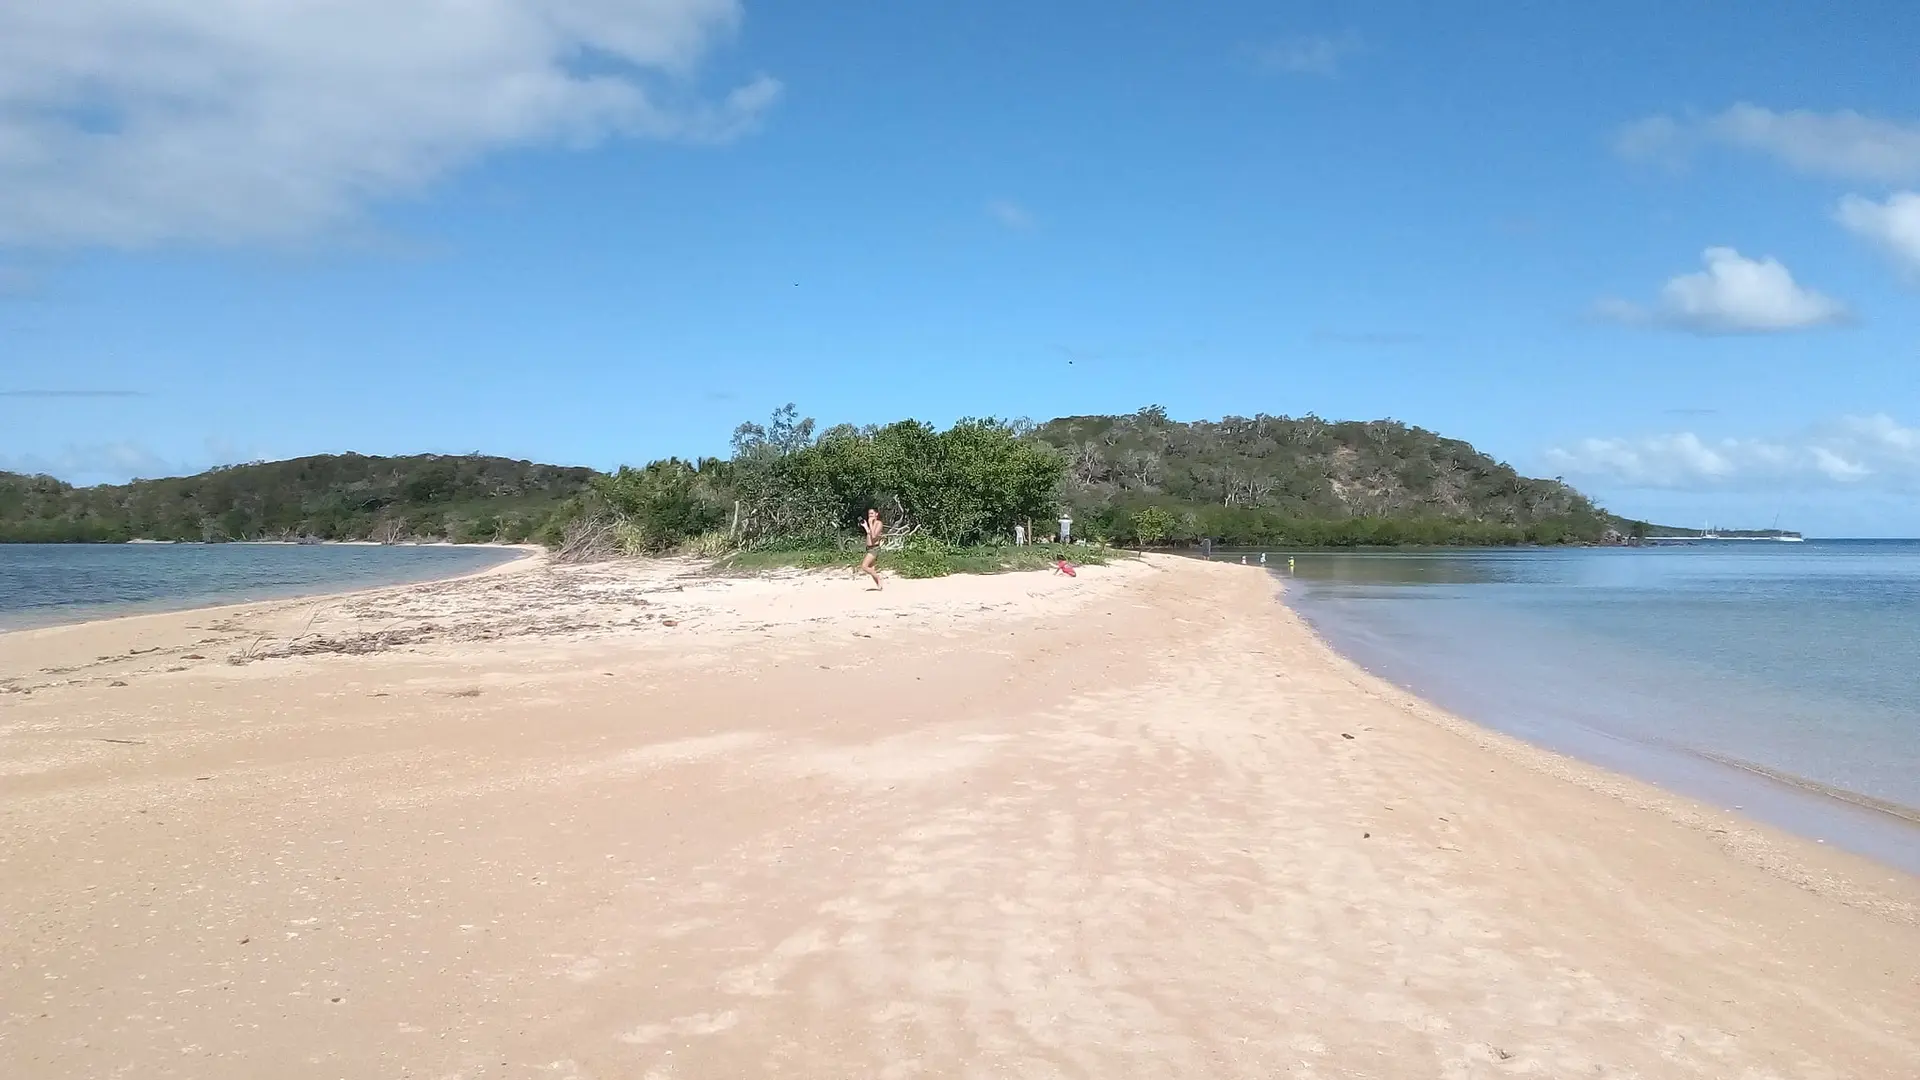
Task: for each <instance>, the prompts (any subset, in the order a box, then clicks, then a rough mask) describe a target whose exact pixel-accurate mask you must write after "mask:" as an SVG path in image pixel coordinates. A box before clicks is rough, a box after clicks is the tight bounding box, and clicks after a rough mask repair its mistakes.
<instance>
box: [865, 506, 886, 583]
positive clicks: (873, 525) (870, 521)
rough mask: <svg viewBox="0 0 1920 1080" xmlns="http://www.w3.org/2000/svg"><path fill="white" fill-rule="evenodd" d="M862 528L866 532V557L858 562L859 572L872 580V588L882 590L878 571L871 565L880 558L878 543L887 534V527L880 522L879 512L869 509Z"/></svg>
mask: <svg viewBox="0 0 1920 1080" xmlns="http://www.w3.org/2000/svg"><path fill="white" fill-rule="evenodd" d="M862 528H864V529H865V530H866V532H867V557H866V558H864V559H862V560H860V572H861V573H863V574H866V575H867V576H868V577H870V578H872V579H873V587H874V588H876V589H880V588H884V587H885V586H883V585H881V584H880V571H879V570H877V569H875V568H874V565H873V564H874V560H875V559H877V558H879V557H880V541H881V539H882V538H883V537H885V536H886V534H887V527H886V526H885V525H884V524H882V523H881V521H880V511H878V510H873V509H869V510H868V511H867V520H866V523H865V524H864V525H863V526H862Z"/></svg>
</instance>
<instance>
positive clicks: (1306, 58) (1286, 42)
mask: <svg viewBox="0 0 1920 1080" xmlns="http://www.w3.org/2000/svg"><path fill="white" fill-rule="evenodd" d="M1362 48H1363V46H1362V44H1361V41H1360V38H1359V36H1358V35H1356V34H1353V33H1345V34H1340V35H1337V36H1329V35H1326V34H1306V35H1302V36H1298V37H1289V38H1282V39H1281V40H1279V41H1273V42H1268V43H1266V44H1264V45H1257V46H1255V47H1254V48H1253V50H1252V51H1253V58H1254V61H1255V62H1256V63H1258V64H1259V65H1260V66H1261V67H1263V68H1265V69H1266V70H1268V71H1278V72H1283V73H1285V74H1288V75H1316V76H1319V77H1321V78H1325V79H1330V78H1333V77H1334V76H1337V75H1339V74H1340V72H1341V69H1342V67H1343V66H1344V65H1345V63H1346V61H1347V60H1348V58H1350V57H1352V56H1353V55H1354V54H1356V53H1358V52H1360V51H1361V50H1362Z"/></svg>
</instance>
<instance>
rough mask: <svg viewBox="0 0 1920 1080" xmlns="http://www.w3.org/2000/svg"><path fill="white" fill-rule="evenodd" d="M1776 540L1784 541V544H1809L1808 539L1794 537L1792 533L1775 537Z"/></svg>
mask: <svg viewBox="0 0 1920 1080" xmlns="http://www.w3.org/2000/svg"><path fill="white" fill-rule="evenodd" d="M1774 539H1775V540H1779V541H1782V542H1783V543H1788V544H1804V543H1806V542H1807V538H1806V537H1804V536H1794V535H1792V534H1791V533H1782V534H1781V535H1779V536H1776V537H1774Z"/></svg>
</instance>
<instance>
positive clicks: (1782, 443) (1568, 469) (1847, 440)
mask: <svg viewBox="0 0 1920 1080" xmlns="http://www.w3.org/2000/svg"><path fill="white" fill-rule="evenodd" d="M1546 459H1547V463H1548V465H1549V467H1550V468H1551V469H1552V470H1553V471H1554V472H1556V473H1558V474H1560V475H1563V476H1566V477H1568V478H1570V479H1574V480H1576V481H1582V480H1584V481H1589V482H1600V483H1611V484H1616V485H1620V486H1623V487H1627V488H1668V489H1675V490H1709V489H1727V490H1756V489H1767V490H1771V489H1782V488H1839V489H1849V490H1852V489H1863V488H1870V489H1875V490H1881V491H1890V492H1899V493H1920V428H1910V427H1903V426H1901V425H1900V424H1899V423H1898V422H1896V421H1895V420H1894V419H1893V418H1892V417H1890V416H1887V415H1885V414H1876V415H1871V416H1849V417H1843V418H1841V419H1840V420H1837V421H1835V422H1833V423H1830V424H1825V425H1822V426H1820V427H1816V428H1812V429H1809V430H1807V431H1803V432H1799V433H1797V434H1795V435H1792V436H1788V437H1784V438H1775V439H1760V438H1746V439H1735V438H1728V439H1711V440H1710V439H1703V438H1701V437H1700V436H1698V435H1695V434H1693V433H1691V432H1677V433H1671V434H1660V435H1646V436H1639V437H1633V438H1595V439H1583V440H1581V441H1580V442H1577V443H1575V444H1573V445H1571V446H1567V447H1556V448H1554V449H1551V450H1549V451H1547V453H1546Z"/></svg>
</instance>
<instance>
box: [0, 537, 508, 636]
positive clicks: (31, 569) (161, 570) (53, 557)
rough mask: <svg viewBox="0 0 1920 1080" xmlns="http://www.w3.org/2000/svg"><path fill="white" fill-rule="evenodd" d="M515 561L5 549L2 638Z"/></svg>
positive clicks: (231, 549) (491, 556)
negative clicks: (112, 618) (53, 626)
mask: <svg viewBox="0 0 1920 1080" xmlns="http://www.w3.org/2000/svg"><path fill="white" fill-rule="evenodd" d="M516 554H517V553H516V552H513V551H509V550H503V549H500V548H485V547H410V546H405V545H397V546H393V547H378V546H371V545H368V546H361V545H335V544H295V545H290V544H0V630H10V629H20V628H22V627H29V626H45V625H49V624H53V623H62V622H77V621H80V620H83V619H95V618H102V617H105V616H109V615H126V614H133V613H136V612H142V611H165V610H173V609H179V608H190V607H202V606H205V605H209V604H237V603H244V602H246V601H249V600H266V599H271V598H274V597H282V596H305V595H311V594H314V593H324V592H336V591H340V590H345V589H357V588H368V587H371V586H375V585H393V584H399V583H401V582H407V581H427V580H431V579H433V578H442V577H451V576H454V575H457V574H464V573H469V572H471V571H475V570H481V569H484V568H486V567H488V566H492V565H495V564H497V563H501V562H505V561H507V560H508V559H510V558H513V557H514V556H515V555H516Z"/></svg>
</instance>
